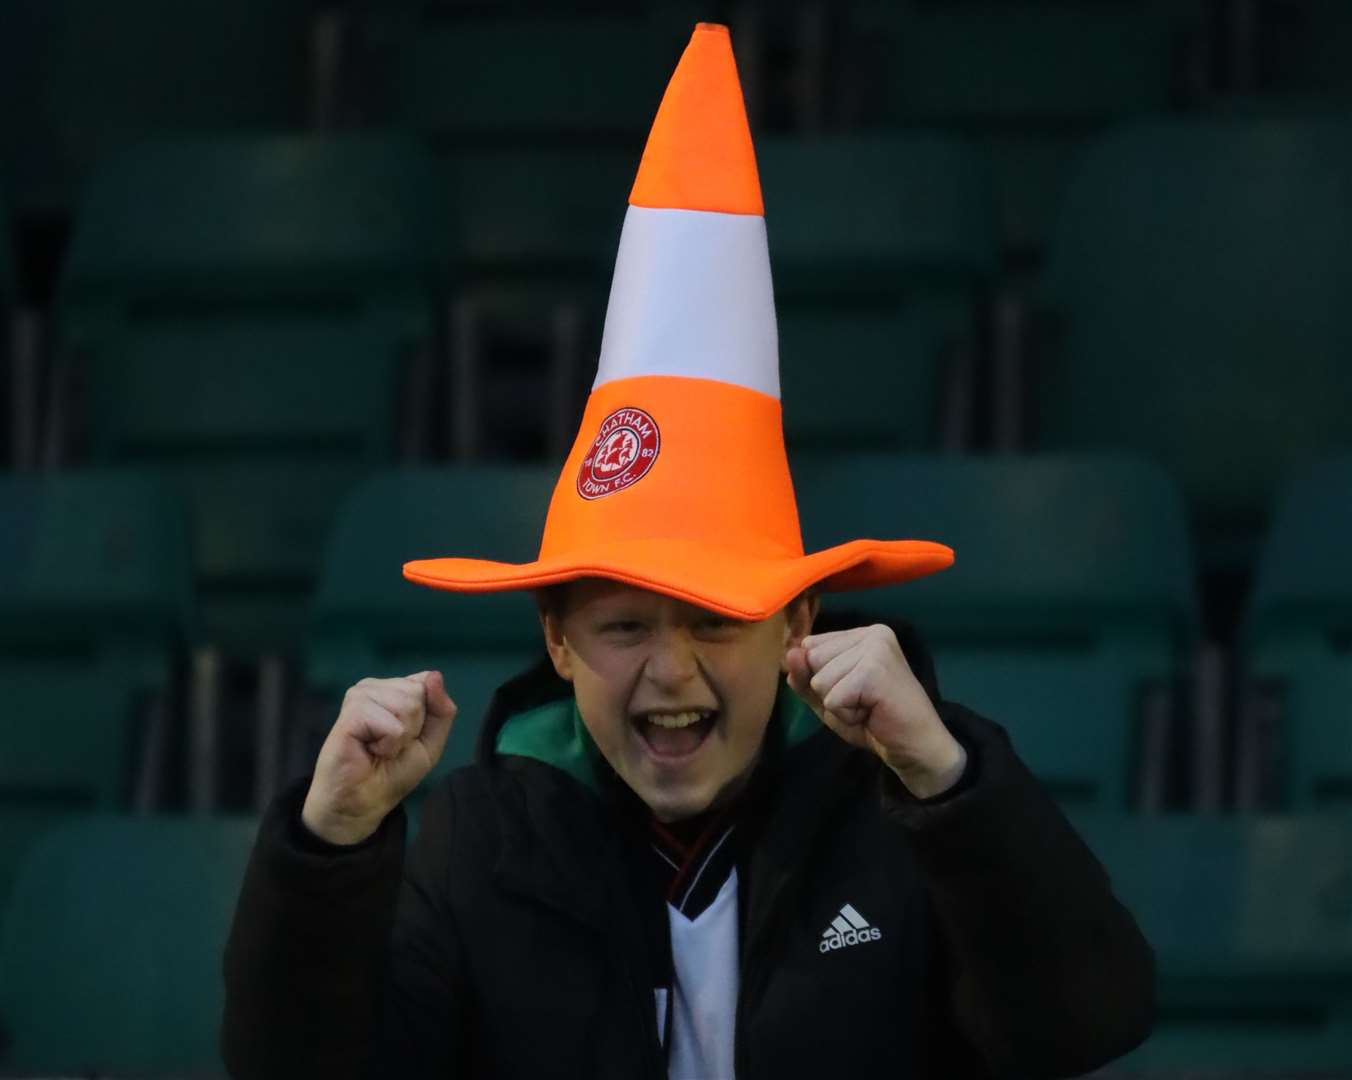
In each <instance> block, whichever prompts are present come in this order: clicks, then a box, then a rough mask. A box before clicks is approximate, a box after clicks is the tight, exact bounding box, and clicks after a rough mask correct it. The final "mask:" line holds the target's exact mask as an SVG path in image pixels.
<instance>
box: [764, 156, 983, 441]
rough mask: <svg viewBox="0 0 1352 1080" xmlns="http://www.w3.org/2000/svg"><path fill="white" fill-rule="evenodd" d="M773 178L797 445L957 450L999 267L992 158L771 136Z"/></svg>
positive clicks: (772, 227) (786, 366)
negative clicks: (951, 424)
mask: <svg viewBox="0 0 1352 1080" xmlns="http://www.w3.org/2000/svg"><path fill="white" fill-rule="evenodd" d="M759 167H760V174H761V182H762V185H763V186H764V194H765V213H766V227H767V229H768V232H769V238H770V252H771V262H772V265H773V268H774V279H775V302H776V306H777V308H778V313H779V341H780V370H781V377H782V380H783V387H784V408H785V414H784V423H785V434H786V436H787V438H788V441H789V443H790V445H791V446H796V447H802V448H804V449H809V448H816V447H825V446H834V447H838V448H843V449H869V448H875V449H876V448H881V449H895V450H902V449H905V450H925V449H936V448H938V446H939V445H940V444H941V443H943V442H945V441H950V440H951V439H952V438H955V436H952V435H950V433H949V432H948V431H947V430H946V428H945V426H944V425H945V420H944V417H945V415H946V413H947V410H948V409H950V408H951V407H952V406H953V402H952V398H951V396H950V395H951V393H952V391H953V388H954V386H955V379H956V378H957V376H958V371H957V365H958V364H960V363H961V362H962V361H963V359H964V356H966V357H968V358H970V356H971V355H972V354H973V353H974V352H975V351H976V349H977V347H978V346H977V341H976V337H977V331H976V327H977V325H978V323H979V308H980V304H981V302H982V301H983V300H984V298H985V295H986V293H987V291H988V288H989V285H990V282H991V280H992V279H993V278H994V275H995V271H996V267H997V255H996V245H997V241H996V236H995V226H994V220H993V208H994V207H993V202H992V198H991V192H990V182H989V175H988V172H987V169H986V166H985V162H984V160H983V159H982V157H981V156H980V154H978V153H977V152H975V151H974V150H972V149H971V147H969V146H968V145H967V144H966V143H965V142H963V141H962V140H959V139H953V138H950V137H947V136H938V135H897V136H833V137H829V138H820V139H790V138H763V139H761V140H760V144H759ZM964 350H965V353H964ZM865 386H866V387H869V388H870V390H869V392H868V393H865V394H860V393H859V389H860V387H865ZM966 405H967V403H966V402H960V403H959V404H958V408H959V409H960V410H961V409H962V408H964V407H966Z"/></svg>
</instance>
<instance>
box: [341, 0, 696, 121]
mask: <svg viewBox="0 0 1352 1080" xmlns="http://www.w3.org/2000/svg"><path fill="white" fill-rule="evenodd" d="M363 24H364V25H363V32H364V35H365V37H366V38H367V40H368V47H369V48H371V49H372V50H373V51H374V52H375V53H376V54H377V55H379V56H380V57H381V58H382V63H381V65H380V66H381V68H382V69H383V70H384V71H386V72H388V76H389V77H388V84H389V85H388V86H385V87H382V88H381V89H382V91H383V93H381V95H380V96H381V97H382V98H384V99H385V100H384V108H385V109H386V110H387V112H386V114H385V115H384V116H383V117H382V119H383V120H384V121H385V122H387V123H392V124H395V125H398V126H400V127H405V128H408V129H410V130H413V131H417V132H419V133H420V134H423V135H429V136H433V137H436V138H438V139H442V140H455V139H462V140H463V139H487V140H491V141H493V142H496V143H498V144H502V143H504V142H506V143H512V142H515V143H517V144H522V143H527V142H530V141H533V140H539V139H540V138H542V137H544V138H555V139H559V138H581V139H589V140H591V141H601V140H605V139H608V138H609V139H616V140H619V141H620V142H622V143H626V144H628V143H633V142H635V141H636V140H638V141H639V145H641V140H642V137H643V134H644V132H645V131H646V130H647V127H648V123H649V122H650V120H651V118H652V115H653V113H654V111H656V108H657V103H658V101H659V100H660V99H661V96H662V89H663V85H664V83H663V81H662V75H661V72H663V71H664V70H667V69H668V68H669V67H670V64H671V63H672V62H674V60H675V58H676V56H677V55H679V51H680V48H681V47H682V46H683V45H684V40H683V39H682V38H679V37H673V38H670V40H666V39H665V37H664V36H663V35H660V34H659V33H658V32H657V27H656V26H655V25H654V23H653V21H652V20H650V19H649V18H647V17H645V15H644V13H643V11H642V9H639V8H636V9H635V10H634V11H633V13H632V14H629V15H623V16H621V15H616V14H613V13H611V14H603V13H593V14H587V13H574V14H570V15H548V14H545V13H543V12H541V11H537V12H534V13H517V14H502V13H500V12H499V13H492V14H487V15H485V14H484V13H483V12H481V11H480V12H473V11H470V12H466V11H463V10H461V11H457V10H455V9H454V8H446V7H437V6H436V5H411V4H395V5H386V6H384V7H382V8H380V9H376V10H375V11H374V12H372V13H371V14H368V15H367V16H366V18H365V19H364V20H363Z"/></svg>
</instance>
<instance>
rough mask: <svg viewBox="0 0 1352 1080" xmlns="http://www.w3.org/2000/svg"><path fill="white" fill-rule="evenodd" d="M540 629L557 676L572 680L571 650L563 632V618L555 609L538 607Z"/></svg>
mask: <svg viewBox="0 0 1352 1080" xmlns="http://www.w3.org/2000/svg"><path fill="white" fill-rule="evenodd" d="M540 630H541V632H542V633H543V634H544V637H545V649H546V650H548V652H549V659H550V661H551V662H552V663H553V664H554V670H555V671H556V672H558V674H559V678H561V679H565V680H567V681H568V682H572V681H573V651H572V649H571V648H569V646H568V639H567V638H565V637H564V634H563V619H562V618H561V617H560V616H559V614H558V612H556V611H549V610H546V609H544V608H541V609H540Z"/></svg>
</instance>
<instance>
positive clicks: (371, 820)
mask: <svg viewBox="0 0 1352 1080" xmlns="http://www.w3.org/2000/svg"><path fill="white" fill-rule="evenodd" d="M455 713H456V707H455V702H453V701H452V700H451V699H450V697H448V696H447V694H446V686H445V684H444V683H443V682H442V678H441V672H439V671H420V672H418V673H417V674H416V675H407V676H405V677H404V678H402V679H362V680H361V682H359V683H357V684H356V685H355V686H353V687H350V688H349V689H348V691H347V694H346V695H345V696H344V697H343V706H342V709H341V710H340V711H339V713H338V719H337V720H336V721H335V722H334V725H333V729H332V730H331V731H330V732H329V734H328V738H326V739H325V740H324V745H323V746H322V747H321V748H320V750H319V759H318V761H317V762H316V763H315V772H314V777H313V779H312V780H311V781H310V790H309V792H308V793H307V794H306V796H305V806H304V808H303V809H302V810H301V820H302V821H304V822H305V826H306V828H308V829H309V830H310V831H311V832H312V833H314V834H315V835H316V836H319V837H321V838H322V839H324V840H327V841H329V843H331V844H357V843H360V842H361V841H362V840H365V839H366V838H367V837H368V836H370V835H371V834H372V833H374V832H375V831H376V829H377V828H379V826H380V823H381V822H382V821H384V820H385V816H386V815H387V814H388V813H389V812H390V811H391V810H393V809H394V808H395V807H396V806H398V805H399V803H400V802H401V801H403V799H404V797H405V796H406V795H407V794H408V793H409V792H410V791H412V790H413V789H414V788H415V787H417V786H418V784H419V783H420V782H421V781H422V778H423V777H424V776H426V775H427V774H428V773H429V772H430V771H431V770H432V766H433V765H435V764H436V763H437V760H438V759H439V758H440V757H441V752H442V750H444V749H445V747H446V737H447V736H448V735H449V734H450V732H451V723H452V721H454V720H455Z"/></svg>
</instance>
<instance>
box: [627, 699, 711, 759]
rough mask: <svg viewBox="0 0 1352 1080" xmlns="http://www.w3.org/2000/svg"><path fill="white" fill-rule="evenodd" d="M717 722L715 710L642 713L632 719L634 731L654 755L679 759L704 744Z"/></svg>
mask: <svg viewBox="0 0 1352 1080" xmlns="http://www.w3.org/2000/svg"><path fill="white" fill-rule="evenodd" d="M717 722H718V712H717V710H713V709H690V710H686V711H684V712H650V713H641V714H640V715H638V716H635V717H634V718H633V719H632V723H633V725H634V728H635V730H636V731H637V732H638V734H639V737H640V738H641V739H642V740H643V743H644V745H645V746H647V748H648V750H649V751H650V752H651V753H652V755H653V757H656V758H661V759H664V760H679V759H680V758H684V757H689V756H690V755H691V754H693V753H694V752H695V751H696V750H698V749H699V748H700V747H701V746H703V745H704V742H705V740H706V739H707V738H708V737H709V733H710V732H711V731H713V729H714V724H716V723H717Z"/></svg>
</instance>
